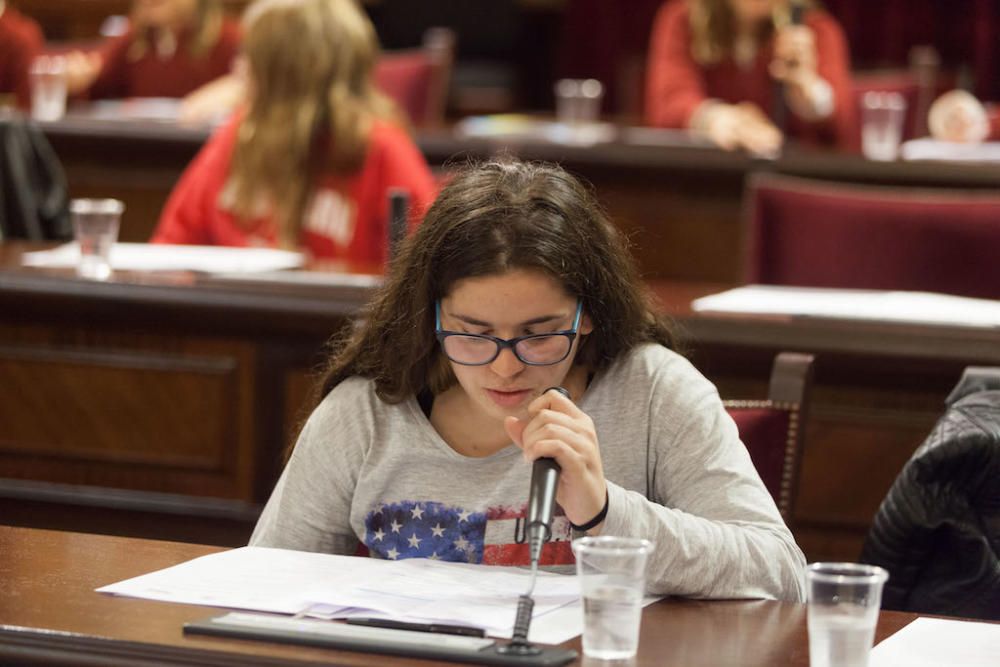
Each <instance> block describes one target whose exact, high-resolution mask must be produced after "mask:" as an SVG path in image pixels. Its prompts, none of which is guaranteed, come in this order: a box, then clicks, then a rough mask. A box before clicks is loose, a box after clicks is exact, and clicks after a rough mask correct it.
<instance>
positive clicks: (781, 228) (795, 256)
mask: <svg viewBox="0 0 1000 667" xmlns="http://www.w3.org/2000/svg"><path fill="white" fill-rule="evenodd" d="M743 215H744V232H745V233H744V241H745V244H746V246H745V251H746V265H745V273H744V277H745V279H746V281H747V282H749V283H761V284H769V285H798V286H803V287H840V288H860V289H887V290H921V291H929V292H944V293H947V294H957V295H960V296H969V297H980V298H987V299H997V298H1000V262H998V261H997V248H998V247H1000V195H997V194H991V193H989V192H985V191H975V190H956V189H932V188H900V187H885V186H867V185H856V184H849V183H833V182H826V181H815V180H809V179H802V178H795V177H792V176H780V175H775V174H754V175H753V176H751V178H750V180H749V183H748V185H747V189H746V193H745V199H744V212H743Z"/></svg>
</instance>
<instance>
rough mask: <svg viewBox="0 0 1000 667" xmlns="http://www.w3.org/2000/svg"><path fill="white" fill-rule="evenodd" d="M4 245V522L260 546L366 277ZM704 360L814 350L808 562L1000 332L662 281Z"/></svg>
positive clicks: (847, 548)
mask: <svg viewBox="0 0 1000 667" xmlns="http://www.w3.org/2000/svg"><path fill="white" fill-rule="evenodd" d="M27 247H31V246H25V245H16V244H15V245H11V244H8V245H6V246H0V312H2V313H4V318H3V320H2V322H0V503H3V511H2V512H0V517H2V518H3V520H4V521H5V522H6V523H10V524H18V525H31V526H39V527H59V528H69V529H77V530H79V529H87V530H95V531H103V532H112V533H116V534H128V535H136V536H144V537H162V538H168V539H179V540H187V541H195V542H201V543H211V544H223V545H236V544H241V543H244V542H245V540H246V539H247V537H248V535H249V531H250V528H251V527H252V525H253V523H254V520H255V518H256V515H257V512H258V511H259V508H260V506H261V504H262V503H263V502H265V501H266V499H267V497H268V495H269V494H270V490H271V488H272V486H273V484H274V481H275V480H276V478H277V475H278V473H279V471H280V469H281V464H282V450H283V448H284V447H285V445H286V444H287V443H288V442H289V440H290V438H291V437H292V435H293V434H294V433H295V432H296V426H297V424H298V423H299V420H300V419H301V418H302V417H303V416H304V413H303V411H304V410H306V409H307V406H308V401H307V400H306V395H307V393H308V388H309V385H310V372H311V370H312V369H313V368H315V367H316V366H317V364H319V363H320V362H321V361H322V350H323V345H324V343H325V341H326V340H327V339H328V338H329V336H330V335H331V334H332V333H333V332H334V331H335V330H337V329H338V328H339V327H340V326H342V325H343V323H344V322H345V321H346V318H347V317H349V316H350V315H352V314H354V313H356V312H357V311H358V309H359V308H360V307H361V305H362V304H363V303H364V302H365V301H366V299H367V298H368V294H369V292H368V290H367V289H364V288H359V287H351V286H349V285H347V284H342V285H338V284H337V282H336V280H335V279H333V282H332V283H331V284H330V285H327V286H307V285H294V284H288V285H281V284H271V285H252V284H242V283H238V282H236V281H226V280H221V279H209V278H206V277H196V276H193V275H190V274H183V273H178V274H137V273H131V274H129V273H126V274H119V275H116V276H115V278H114V279H113V280H112V281H110V282H107V283H93V282H83V281H79V280H77V279H75V278H74V277H72V276H71V275H69V274H68V272H58V271H40V270H37V269H34V270H33V269H25V268H20V267H19V263H20V260H19V257H20V252H21V251H22V250H23V249H25V248H27ZM653 286H654V288H655V290H656V292H657V294H658V295H659V296H660V298H661V300H662V302H663V307H664V309H665V311H666V312H669V313H672V314H673V315H674V316H675V317H676V318H677V320H678V323H679V324H680V326H681V327H682V329H683V330H684V332H685V333H686V339H687V347H688V350H689V353H690V355H691V357H692V359H693V360H694V362H695V363H696V365H697V366H698V367H699V368H700V369H701V370H702V371H703V372H705V374H706V375H707V376H708V377H709V378H710V379H712V380H713V381H714V382H715V383H716V384H717V385H718V386H719V388H720V391H721V393H722V395H723V396H725V397H728V398H760V397H764V396H765V395H766V393H767V390H766V385H767V378H768V374H769V371H770V366H771V362H772V360H773V358H774V355H775V354H776V353H777V352H779V351H781V350H800V351H809V352H813V353H815V354H817V362H816V380H815V386H814V392H813V404H812V410H811V412H810V419H809V422H808V424H807V431H806V449H805V455H804V461H803V467H802V477H801V484H800V489H799V496H798V498H797V500H796V508H795V512H794V515H793V525H792V528H793V532H794V533H795V535H796V539H797V540H798V541H799V543H800V545H801V546H802V547H803V549H804V551H805V552H806V555H807V556H808V557H809V559H810V560H820V559H839V560H845V559H846V560H854V559H856V558H857V556H858V554H859V553H860V549H861V543H862V540H863V538H864V535H865V533H866V531H867V529H868V527H869V525H870V522H871V519H872V517H873V515H874V513H875V511H876V510H877V508H878V505H879V503H880V502H881V500H882V498H883V497H884V496H885V493H886V491H887V490H888V488H889V486H890V485H891V484H892V481H893V480H894V479H895V477H896V475H897V473H898V472H899V470H900V469H901V467H902V465H903V463H904V462H905V461H906V460H907V459H908V458H909V456H910V455H911V453H912V452H913V450H914V449H915V448H916V447H917V446H918V445H919V444H920V442H921V441H922V440H923V438H924V437H925V436H926V435H927V433H928V432H929V431H930V429H931V427H932V426H933V424H934V422H935V421H936V419H937V418H938V417H939V416H940V415H941V414H942V412H943V410H944V399H945V397H946V396H947V395H948V393H949V391H950V390H951V388H952V387H953V386H954V385H955V383H956V382H957V381H958V378H959V376H960V374H961V371H962V369H963V368H964V367H965V366H966V365H970V364H978V365H1000V331H996V330H992V331H991V330H981V329H973V328H963V327H936V326H916V325H898V324H896V325H892V324H878V323H862V322H846V321H838V320H821V319H799V318H769V317H750V316H748V317H738V318H722V317H712V316H708V315H699V314H695V313H692V312H691V309H690V302H691V300H692V299H693V298H696V297H698V296H702V295H705V294H709V293H712V292H716V291H719V290H720V289H722V288H723V286H722V285H718V284H698V283H676V282H665V281H659V282H655V283H653Z"/></svg>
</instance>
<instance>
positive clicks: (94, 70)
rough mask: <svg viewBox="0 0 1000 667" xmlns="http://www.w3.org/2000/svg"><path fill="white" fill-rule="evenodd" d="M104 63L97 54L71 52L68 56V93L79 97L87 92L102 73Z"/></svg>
mask: <svg viewBox="0 0 1000 667" xmlns="http://www.w3.org/2000/svg"><path fill="white" fill-rule="evenodd" d="M103 65H104V61H103V59H102V58H101V54H100V53H97V52H90V53H85V52H83V51H71V52H70V53H68V54H66V92H67V93H68V94H70V95H78V94H80V93H82V92H84V91H86V90H87V89H88V88H90V86H91V85H92V84H93V83H94V81H95V80H96V79H97V75H98V74H100V73H101V67H103Z"/></svg>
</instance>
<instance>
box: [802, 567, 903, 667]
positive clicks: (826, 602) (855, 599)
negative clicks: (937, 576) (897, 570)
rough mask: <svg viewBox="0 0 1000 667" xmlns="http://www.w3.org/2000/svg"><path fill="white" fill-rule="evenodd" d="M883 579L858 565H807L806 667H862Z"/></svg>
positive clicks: (882, 572) (881, 574) (883, 573)
mask: <svg viewBox="0 0 1000 667" xmlns="http://www.w3.org/2000/svg"><path fill="white" fill-rule="evenodd" d="M888 578H889V573H888V572H886V571H885V570H883V569H882V568H880V567H878V566H875V565H864V564H861V563H812V564H810V565H809V566H808V567H807V568H806V584H807V586H808V591H809V608H808V626H809V665H810V667H867V666H868V655H869V653H870V652H871V648H872V642H873V640H874V638H875V623H876V622H877V621H878V610H879V606H880V605H881V603H882V586H883V585H884V584H885V582H886V580H888Z"/></svg>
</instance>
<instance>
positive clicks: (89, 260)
mask: <svg viewBox="0 0 1000 667" xmlns="http://www.w3.org/2000/svg"><path fill="white" fill-rule="evenodd" d="M124 210H125V205H124V204H123V203H122V202H121V201H119V200H117V199H74V200H73V201H71V202H70V205H69V212H70V215H71V217H72V220H73V236H74V238H75V239H76V243H77V245H78V246H79V248H80V259H79V262H78V263H77V266H76V272H77V275H79V276H80V277H81V278H88V279H91V280H107V279H108V278H109V277H110V276H111V248H112V247H113V246H114V244H115V241H117V240H118V227H119V221H120V220H121V215H122V212H123V211H124Z"/></svg>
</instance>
